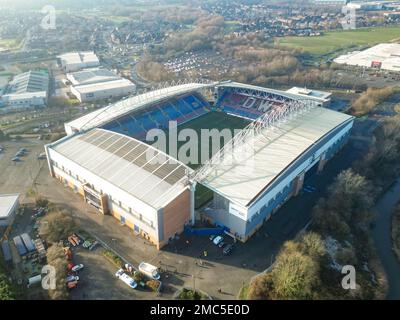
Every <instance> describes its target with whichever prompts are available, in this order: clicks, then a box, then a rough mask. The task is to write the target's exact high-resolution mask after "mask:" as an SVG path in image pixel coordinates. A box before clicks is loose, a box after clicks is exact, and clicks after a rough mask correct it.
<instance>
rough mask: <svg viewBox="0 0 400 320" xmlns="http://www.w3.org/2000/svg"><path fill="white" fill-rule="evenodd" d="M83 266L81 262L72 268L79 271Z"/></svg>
mask: <svg viewBox="0 0 400 320" xmlns="http://www.w3.org/2000/svg"><path fill="white" fill-rule="evenodd" d="M83 267H84V266H83V264H82V263H81V264H77V265H76V266H73V267H72V269H71V270H72V271H73V272H78V271H79V270H82V269H83Z"/></svg>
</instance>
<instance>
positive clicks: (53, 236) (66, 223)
mask: <svg viewBox="0 0 400 320" xmlns="http://www.w3.org/2000/svg"><path fill="white" fill-rule="evenodd" d="M75 228H76V224H75V222H74V220H73V219H72V217H71V216H69V215H68V214H67V213H66V212H61V211H56V212H52V213H49V214H48V215H46V217H45V218H44V219H43V222H42V223H41V224H40V230H39V233H40V234H41V235H42V236H44V237H45V238H46V240H47V241H48V242H52V243H56V242H58V241H60V240H62V239H66V238H67V237H68V236H69V235H70V234H71V233H72V232H73V231H74V230H75Z"/></svg>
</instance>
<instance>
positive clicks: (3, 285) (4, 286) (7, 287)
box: [0, 270, 16, 300]
mask: <svg viewBox="0 0 400 320" xmlns="http://www.w3.org/2000/svg"><path fill="white" fill-rule="evenodd" d="M15 298H16V297H15V294H14V291H13V289H12V287H11V284H10V282H9V281H8V279H7V276H6V274H5V273H3V270H0V300H14V299H15Z"/></svg>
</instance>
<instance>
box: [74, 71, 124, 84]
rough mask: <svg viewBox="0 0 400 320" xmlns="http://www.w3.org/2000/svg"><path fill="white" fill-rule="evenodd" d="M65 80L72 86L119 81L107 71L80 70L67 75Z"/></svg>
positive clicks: (115, 75)
mask: <svg viewBox="0 0 400 320" xmlns="http://www.w3.org/2000/svg"><path fill="white" fill-rule="evenodd" d="M67 78H68V79H69V80H70V81H71V82H72V84H73V85H84V84H91V83H97V82H104V81H110V80H118V79H121V77H120V76H119V75H117V74H115V73H114V72H112V71H110V70H107V69H92V70H82V71H78V72H73V73H68V74H67Z"/></svg>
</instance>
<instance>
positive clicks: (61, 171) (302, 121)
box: [46, 81, 353, 248]
mask: <svg viewBox="0 0 400 320" xmlns="http://www.w3.org/2000/svg"><path fill="white" fill-rule="evenodd" d="M325 100H327V101H328V100H329V93H320V94H310V92H309V91H307V92H305V91H304V90H303V89H302V90H300V89H293V90H289V91H281V90H274V89H269V88H262V87H258V86H252V85H247V84H241V83H235V82H230V81H225V82H210V83H185V84H178V85H175V86H172V87H164V88H160V89H157V90H154V91H151V92H147V93H144V94H139V95H136V96H133V97H130V98H127V99H125V100H121V101H119V102H117V103H115V104H112V105H110V106H107V107H104V108H101V109H98V110H96V111H94V112H92V113H90V114H87V115H85V116H83V117H81V118H78V119H76V120H73V121H71V122H69V123H66V124H65V130H66V132H67V134H68V135H67V136H66V137H64V138H63V139H61V140H59V141H57V142H54V143H52V144H49V145H47V146H46V153H47V159H48V164H49V169H50V173H51V175H52V176H53V177H55V178H57V179H58V180H60V181H61V182H62V183H63V184H65V185H66V186H69V187H71V188H72V189H74V190H75V191H76V192H77V193H79V194H81V195H82V197H83V198H84V199H85V200H86V201H87V202H88V203H90V204H92V205H93V206H94V207H96V208H97V209H98V210H99V211H100V212H101V213H103V214H111V215H113V216H114V217H116V218H117V219H118V220H119V221H121V223H123V224H126V225H128V226H129V227H131V228H132V230H134V231H135V232H137V233H140V234H142V235H143V236H144V237H146V238H147V239H149V240H150V241H151V242H153V243H154V244H155V245H156V246H157V247H158V248H161V247H162V246H163V245H165V244H167V243H168V242H169V241H170V240H171V239H173V238H174V237H175V235H176V234H179V233H180V232H182V230H184V227H185V226H187V225H193V224H194V223H195V220H196V219H199V218H201V219H203V220H207V221H209V222H211V223H212V224H214V225H217V226H219V227H222V228H223V229H224V230H225V231H226V232H227V233H228V234H230V235H231V236H233V237H235V238H236V239H238V240H240V241H246V240H247V239H248V238H249V237H250V236H251V235H252V234H253V233H254V232H255V231H256V230H257V229H258V228H259V227H260V226H261V225H262V224H263V223H264V222H265V221H266V220H268V219H269V218H270V217H271V215H272V214H273V213H274V212H276V211H277V210H278V208H279V207H280V206H281V205H282V204H283V203H284V202H285V201H287V200H288V199H289V198H290V197H291V196H296V195H297V194H298V193H299V191H300V190H301V189H302V186H303V182H304V180H305V179H306V177H307V175H309V174H311V173H312V172H315V171H321V170H322V169H323V167H324V165H325V163H326V162H327V161H328V160H329V159H330V158H332V157H333V155H334V154H335V153H336V152H337V151H338V150H339V149H340V148H341V147H342V146H343V145H344V144H345V142H346V141H347V139H348V137H349V132H350V130H351V128H352V125H353V117H351V116H349V115H346V114H343V113H340V112H336V111H333V110H330V109H328V108H325V107H323V105H324V104H325V103H326V102H327V101H325ZM211 112H214V113H217V112H219V113H222V114H226V116H227V121H228V115H229V117H231V118H232V117H240V118H245V119H248V120H249V123H250V124H249V125H247V126H246V127H245V128H243V129H242V131H240V132H239V133H237V134H236V135H235V136H234V138H233V139H232V140H231V141H230V142H228V143H226V144H225V145H224V146H223V147H222V148H221V149H220V150H219V151H218V152H217V153H216V154H214V156H213V157H212V158H211V159H209V160H208V161H206V162H205V163H203V164H202V165H201V166H200V167H198V168H196V169H191V168H189V167H188V166H187V165H186V164H184V163H183V162H181V161H180V159H176V158H174V156H172V154H171V155H167V154H166V153H164V152H163V151H160V150H157V149H155V148H154V147H153V146H151V145H150V144H148V142H147V141H146V139H145V138H146V134H147V133H148V132H149V131H150V130H152V129H154V128H159V129H163V130H165V129H166V128H168V124H169V122H170V121H172V120H174V121H176V122H177V125H178V127H179V126H180V125H181V124H183V123H185V126H186V127H190V122H191V121H192V120H194V119H200V117H202V116H203V115H206V114H208V113H211ZM249 146H250V148H249ZM238 155H240V159H239V160H237V159H236V158H237V156H238ZM155 160H157V161H155ZM200 185H201V186H202V187H204V188H206V189H208V190H210V191H211V194H212V199H210V201H209V202H208V203H207V204H206V206H205V207H204V206H202V207H201V209H199V211H197V212H196V210H195V199H196V197H195V193H196V189H198V188H199V186H200Z"/></svg>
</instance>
